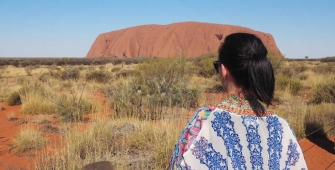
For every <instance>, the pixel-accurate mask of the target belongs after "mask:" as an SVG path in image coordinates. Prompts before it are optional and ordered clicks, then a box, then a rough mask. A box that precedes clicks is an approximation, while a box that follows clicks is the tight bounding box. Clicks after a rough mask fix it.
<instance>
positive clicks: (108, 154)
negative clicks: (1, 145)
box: [37, 118, 184, 169]
mask: <svg viewBox="0 0 335 170" xmlns="http://www.w3.org/2000/svg"><path fill="white" fill-rule="evenodd" d="M183 123H184V122H183ZM183 123H180V122H171V121H167V120H165V121H163V120H162V121H159V122H156V123H155V124H153V123H152V122H151V121H139V120H138V119H136V118H127V119H116V120H112V119H107V120H99V121H95V122H93V123H92V124H91V126H90V127H88V129H87V130H86V131H83V132H81V131H77V130H70V131H68V132H67V133H66V135H65V137H64V141H65V142H64V144H65V146H64V147H63V148H62V149H61V150H57V151H56V155H54V156H42V157H41V158H40V162H39V164H38V165H37V167H39V169H76V168H78V167H79V168H80V167H82V166H84V165H86V164H89V163H93V162H97V161H110V162H112V163H113V164H114V165H115V166H116V167H118V168H117V169H130V168H135V169H136V168H142V169H166V168H167V163H168V161H169V156H170V154H171V151H172V149H173V146H174V144H175V139H176V138H177V136H178V135H179V133H180V130H181V128H182V126H181V125H182V124H183ZM171 127H174V128H173V129H172V128H171ZM50 152H52V151H50Z"/></svg>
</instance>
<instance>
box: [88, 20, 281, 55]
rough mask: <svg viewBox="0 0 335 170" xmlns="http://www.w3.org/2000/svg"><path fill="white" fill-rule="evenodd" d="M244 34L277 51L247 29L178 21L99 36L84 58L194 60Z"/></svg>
mask: <svg viewBox="0 0 335 170" xmlns="http://www.w3.org/2000/svg"><path fill="white" fill-rule="evenodd" d="M236 32H247V33H253V34H256V35H257V36H258V37H259V38H261V40H262V41H263V43H264V44H265V45H266V46H267V48H268V50H270V51H273V52H280V51H279V49H278V47H277V46H276V43H275V40H274V39H273V37H272V35H271V34H268V33H263V32H259V31H255V30H252V29H249V28H245V27H240V26H233V25H222V24H211V23H200V22H181V23H173V24H169V25H142V26H135V27H130V28H126V29H121V30H117V31H112V32H108V33H102V34H100V35H99V36H98V38H97V39H96V40H95V41H94V43H93V45H92V47H91V49H90V50H89V52H88V54H87V56H86V57H88V58H92V57H137V56H145V57H169V56H176V55H180V54H183V55H186V56H188V57H197V56H200V55H202V54H207V53H211V52H216V51H218V47H219V46H220V43H222V42H223V40H224V38H225V36H227V35H229V34H231V33H236Z"/></svg>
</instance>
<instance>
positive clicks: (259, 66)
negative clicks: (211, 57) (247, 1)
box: [219, 33, 275, 105]
mask: <svg viewBox="0 0 335 170" xmlns="http://www.w3.org/2000/svg"><path fill="white" fill-rule="evenodd" d="M267 53H268V51H267V49H266V48H265V46H264V44H263V43H262V41H261V40H260V39H259V38H258V37H256V36H255V35H253V34H248V33H234V34H230V35H228V36H227V37H226V38H225V40H224V42H223V44H222V45H221V47H220V49H219V61H220V63H222V64H223V65H225V67H226V68H227V69H228V70H229V72H230V73H231V75H232V76H233V78H234V79H235V83H236V84H237V85H238V86H241V87H242V88H244V89H248V90H252V91H253V92H254V94H255V95H256V97H257V99H258V100H259V101H261V102H264V103H265V104H267V105H269V104H271V101H272V99H273V94H274V86H275V78H274V73H273V68H272V65H271V63H270V61H269V60H268V59H267V57H266V56H267Z"/></svg>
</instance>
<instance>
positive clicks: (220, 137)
mask: <svg viewBox="0 0 335 170" xmlns="http://www.w3.org/2000/svg"><path fill="white" fill-rule="evenodd" d="M256 103H257V102H256ZM255 106H261V105H259V104H252V103H250V102H249V100H248V101H247V100H241V99H239V98H238V97H233V96H229V97H228V98H227V99H226V100H225V101H224V102H222V103H221V104H220V105H217V106H215V107H205V108H201V109H199V110H197V111H196V113H195V115H194V116H193V117H192V118H191V120H190V121H189V122H188V124H187V125H186V127H185V129H184V130H183V132H182V134H181V135H180V137H179V139H178V143H177V145H176V147H175V150H174V153H173V154H172V156H171V160H170V166H169V169H185V170H186V169H187V170H188V169H189V170H198V169H217V170H221V169H238V170H241V169H253V170H254V169H257V170H263V169H271V170H279V169H280V170H283V169H284V170H293V169H299V170H302V169H307V165H306V162H305V159H304V156H303V152H302V150H301V148H300V146H299V144H298V142H297V139H296V138H295V135H294V133H293V132H292V130H291V128H290V126H289V124H288V123H287V121H286V120H284V119H283V118H281V117H279V116H277V115H275V114H273V113H272V112H269V111H264V109H262V111H263V112H262V113H263V115H256V114H255V112H254V111H255V109H259V108H255Z"/></svg>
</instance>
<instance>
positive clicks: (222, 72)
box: [220, 64, 227, 79]
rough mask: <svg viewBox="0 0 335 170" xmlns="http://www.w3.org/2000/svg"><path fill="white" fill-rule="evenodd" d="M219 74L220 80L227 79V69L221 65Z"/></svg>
mask: <svg viewBox="0 0 335 170" xmlns="http://www.w3.org/2000/svg"><path fill="white" fill-rule="evenodd" d="M220 74H221V77H222V78H224V79H226V78H227V69H226V67H225V66H224V65H223V64H221V67H220Z"/></svg>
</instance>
